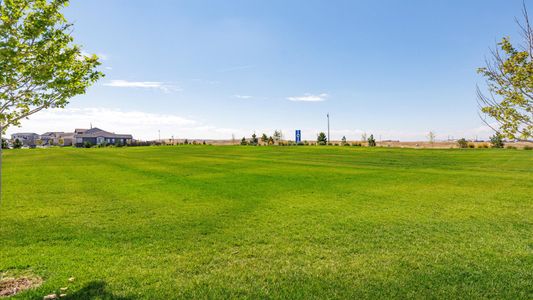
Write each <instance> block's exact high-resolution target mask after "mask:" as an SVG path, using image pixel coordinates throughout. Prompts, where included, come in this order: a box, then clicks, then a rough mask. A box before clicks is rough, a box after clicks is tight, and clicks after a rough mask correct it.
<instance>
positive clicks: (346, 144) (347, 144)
mask: <svg viewBox="0 0 533 300" xmlns="http://www.w3.org/2000/svg"><path fill="white" fill-rule="evenodd" d="M343 146H351V145H350V144H349V143H345V144H344V145H343Z"/></svg>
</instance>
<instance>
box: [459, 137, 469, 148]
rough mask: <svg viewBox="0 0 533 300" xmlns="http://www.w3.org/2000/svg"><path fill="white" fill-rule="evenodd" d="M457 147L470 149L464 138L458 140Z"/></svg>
mask: <svg viewBox="0 0 533 300" xmlns="http://www.w3.org/2000/svg"><path fill="white" fill-rule="evenodd" d="M457 146H459V148H468V142H467V141H466V139H465V138H462V139H460V140H457Z"/></svg>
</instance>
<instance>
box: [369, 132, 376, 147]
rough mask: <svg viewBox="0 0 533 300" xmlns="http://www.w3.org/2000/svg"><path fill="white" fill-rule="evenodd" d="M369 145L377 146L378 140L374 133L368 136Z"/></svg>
mask: <svg viewBox="0 0 533 300" xmlns="http://www.w3.org/2000/svg"><path fill="white" fill-rule="evenodd" d="M368 147H376V140H375V139H374V135H373V134H371V135H370V137H369V138H368Z"/></svg>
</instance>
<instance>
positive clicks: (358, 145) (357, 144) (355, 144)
mask: <svg viewBox="0 0 533 300" xmlns="http://www.w3.org/2000/svg"><path fill="white" fill-rule="evenodd" d="M352 146H354V147H361V146H363V144H361V143H355V142H354V143H352Z"/></svg>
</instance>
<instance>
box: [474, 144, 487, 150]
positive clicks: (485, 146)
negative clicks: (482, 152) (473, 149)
mask: <svg viewBox="0 0 533 300" xmlns="http://www.w3.org/2000/svg"><path fill="white" fill-rule="evenodd" d="M477 147H478V149H482V148H488V147H489V145H487V144H485V143H483V144H479V145H477Z"/></svg>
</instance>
